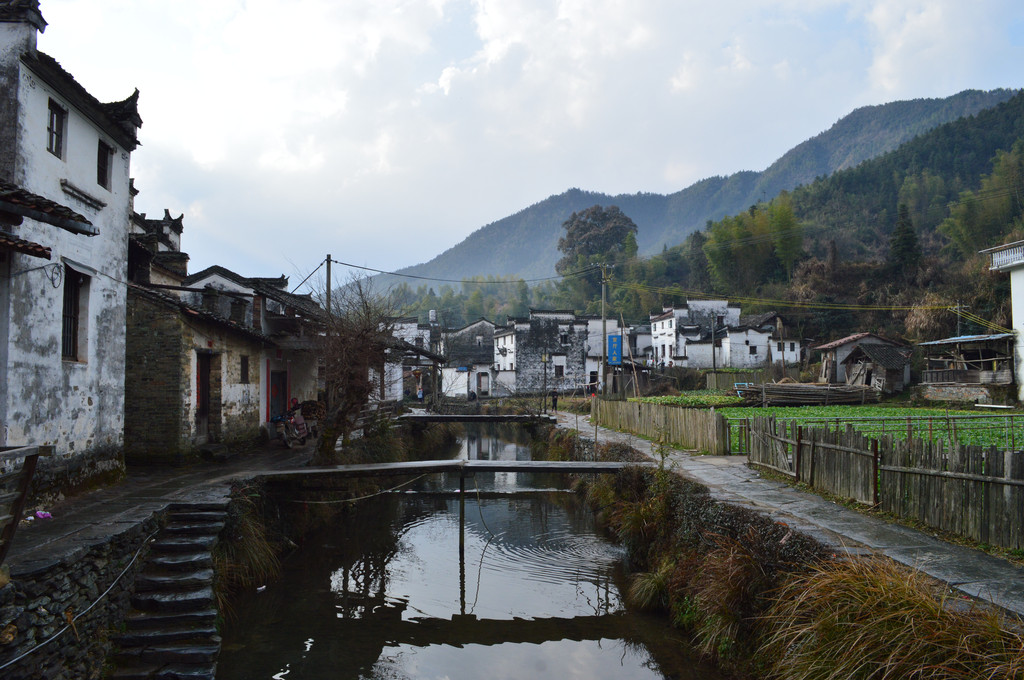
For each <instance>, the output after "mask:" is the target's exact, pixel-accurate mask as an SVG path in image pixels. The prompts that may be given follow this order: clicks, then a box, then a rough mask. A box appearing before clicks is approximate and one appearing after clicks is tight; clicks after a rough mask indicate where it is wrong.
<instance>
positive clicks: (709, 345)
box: [651, 300, 804, 369]
mask: <svg viewBox="0 0 1024 680" xmlns="http://www.w3.org/2000/svg"><path fill="white" fill-rule="evenodd" d="M651 346H652V349H653V353H652V363H653V364H654V365H657V366H663V367H666V366H678V367H684V368H713V367H718V368H747V369H749V368H758V367H762V366H765V365H766V364H775V363H780V364H784V365H786V364H793V363H797V362H798V361H800V359H801V357H802V356H803V349H804V348H803V343H802V341H801V340H800V339H798V338H796V337H790V336H789V335H787V334H786V331H785V327H784V325H783V324H782V322H781V318H780V317H779V315H777V314H774V313H771V314H763V315H759V316H756V317H750V318H742V317H741V316H740V307H739V305H733V304H729V302H728V301H727V300H687V302H686V304H684V305H675V306H666V307H664V308H663V311H662V313H661V314H652V315H651Z"/></svg>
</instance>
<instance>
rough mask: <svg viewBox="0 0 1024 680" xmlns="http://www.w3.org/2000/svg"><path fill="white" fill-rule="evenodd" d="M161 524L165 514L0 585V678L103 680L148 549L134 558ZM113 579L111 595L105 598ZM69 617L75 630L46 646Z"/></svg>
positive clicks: (25, 568) (20, 569)
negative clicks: (112, 643) (106, 661)
mask: <svg viewBox="0 0 1024 680" xmlns="http://www.w3.org/2000/svg"><path fill="white" fill-rule="evenodd" d="M159 520H160V516H159V515H153V516H151V517H149V518H148V519H146V520H144V521H140V522H138V523H134V524H131V525H130V526H129V527H128V528H126V529H125V530H124V531H122V532H121V533H119V534H116V535H114V536H111V537H110V538H109V539H105V540H104V542H103V543H101V544H98V545H93V546H81V547H78V548H76V549H74V550H71V551H69V553H68V554H66V555H64V556H63V557H62V558H61V559H59V560H58V561H56V562H54V561H53V560H41V561H40V562H38V563H26V564H19V565H17V566H16V567H15V569H14V570H13V571H12V573H11V581H10V583H8V584H6V585H4V586H2V587H0V677H2V678H11V679H12V680H13V679H14V678H18V679H19V680H81V679H82V678H98V677H100V676H101V673H102V669H103V662H104V659H105V658H106V656H107V653H108V651H109V648H110V642H109V639H110V636H111V633H112V632H114V631H115V630H116V629H117V628H118V627H119V626H120V624H121V622H122V621H123V620H124V618H125V615H126V613H127V612H128V610H129V608H130V600H131V594H132V590H133V588H134V584H135V575H136V574H137V573H138V571H139V570H140V569H141V568H142V565H143V562H144V558H145V557H146V554H145V553H146V549H145V548H143V551H142V553H141V554H140V555H139V558H138V559H137V560H136V561H135V562H134V564H132V563H131V562H132V558H133V557H134V556H135V554H136V551H137V550H139V548H140V547H141V546H142V545H143V543H144V541H145V540H146V538H147V537H148V536H150V535H151V534H153V533H154V532H155V531H156V530H157V528H158V526H159ZM129 564H131V566H130V567H128V565H129ZM126 567H128V569H127V571H126V572H125V574H124V576H123V577H121V579H120V580H119V581H117V577H118V575H119V574H121V572H122V571H124V570H125V568H126ZM115 581H117V582H116V585H114V586H113V588H112V589H111V591H110V592H109V593H108V594H107V595H106V596H105V597H101V595H102V594H103V593H104V592H105V591H106V590H107V588H110V587H111V585H112V584H114V583H115ZM93 603H96V604H95V606H93V608H92V609H89V610H88V611H86V610H87V609H88V608H89V607H90V606H91V605H93ZM69 614H70V616H72V617H76V619H75V622H74V627H73V628H68V629H67V630H65V631H64V632H63V633H61V634H60V636H59V637H57V638H56V639H54V640H53V641H52V642H50V643H49V644H45V645H42V643H44V642H45V641H46V640H48V639H49V638H50V637H51V636H53V635H54V634H55V633H57V632H58V631H60V630H61V629H62V628H64V627H65V626H66V624H67V620H66V617H67V616H68V615H69ZM78 617H80V618H78ZM25 652H29V653H28V654H27V656H25V658H23V659H21V660H20V661H16V662H14V663H13V664H11V665H9V666H6V667H5V664H8V663H10V662H11V661H12V660H13V659H15V658H16V657H18V656H20V655H21V654H24V653H25Z"/></svg>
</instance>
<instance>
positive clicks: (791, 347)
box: [789, 342, 796, 352]
mask: <svg viewBox="0 0 1024 680" xmlns="http://www.w3.org/2000/svg"><path fill="white" fill-rule="evenodd" d="M789 351H790V352H795V351H796V343H795V342H791V343H789Z"/></svg>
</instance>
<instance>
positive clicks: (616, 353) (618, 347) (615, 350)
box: [608, 335, 622, 366]
mask: <svg viewBox="0 0 1024 680" xmlns="http://www.w3.org/2000/svg"><path fill="white" fill-rule="evenodd" d="M608 365H609V366H621V365H622V336H621V335H609V336H608Z"/></svg>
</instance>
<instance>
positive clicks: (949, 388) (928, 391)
mask: <svg viewBox="0 0 1024 680" xmlns="http://www.w3.org/2000/svg"><path fill="white" fill-rule="evenodd" d="M914 391H915V393H916V395H917V396H918V398H920V399H928V400H929V401H952V402H958V403H964V404H974V403H978V404H1009V403H1012V402H1013V401H1014V397H1015V396H1016V395H1015V394H1014V391H1013V390H1012V389H1011V388H1009V387H1007V386H1001V385H931V384H921V385H917V386H915V388H914Z"/></svg>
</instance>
